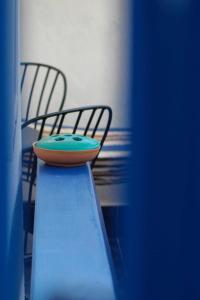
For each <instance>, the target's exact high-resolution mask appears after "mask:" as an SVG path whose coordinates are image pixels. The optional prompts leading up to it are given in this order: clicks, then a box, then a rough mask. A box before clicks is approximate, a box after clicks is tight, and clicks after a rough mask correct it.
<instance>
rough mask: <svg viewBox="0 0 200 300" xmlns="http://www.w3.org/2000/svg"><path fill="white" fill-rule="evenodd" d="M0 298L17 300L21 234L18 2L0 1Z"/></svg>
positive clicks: (20, 281)
mask: <svg viewBox="0 0 200 300" xmlns="http://www.w3.org/2000/svg"><path fill="white" fill-rule="evenodd" d="M0 37H1V47H0V128H1V129H0V141H1V146H0V299H2V300H19V299H20V300H21V299H24V292H23V231H22V202H21V200H22V199H21V124H20V123H21V120H20V111H21V106H20V98H19V89H18V64H19V60H18V1H17V0H3V1H0Z"/></svg>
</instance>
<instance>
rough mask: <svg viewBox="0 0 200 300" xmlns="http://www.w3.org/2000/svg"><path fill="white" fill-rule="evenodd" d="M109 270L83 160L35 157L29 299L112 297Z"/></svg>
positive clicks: (103, 299)
mask: <svg viewBox="0 0 200 300" xmlns="http://www.w3.org/2000/svg"><path fill="white" fill-rule="evenodd" d="M113 275H114V272H113V266H112V260H111V256H110V249H109V245H108V242H107V237H106V234H105V228H104V223H103V219H102V214H101V210H100V206H99V203H98V199H97V197H96V194H95V188H94V184H93V178H92V174H91V171H90V167H89V165H84V166H81V167H74V168H60V167H50V166H46V165H44V164H43V163H41V162H39V165H38V174H37V191H36V207H35V227H34V241H33V263H32V282H31V299H32V300H55V299H64V300H67V299H76V300H78V299H87V300H113V299H116V293H115V287H114V282H115V281H114V279H113Z"/></svg>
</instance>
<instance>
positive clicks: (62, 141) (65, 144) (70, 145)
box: [35, 134, 100, 151]
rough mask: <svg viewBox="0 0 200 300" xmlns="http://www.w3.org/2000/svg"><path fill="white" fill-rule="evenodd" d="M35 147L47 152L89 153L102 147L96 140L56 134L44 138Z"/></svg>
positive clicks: (76, 135)
mask: <svg viewBox="0 0 200 300" xmlns="http://www.w3.org/2000/svg"><path fill="white" fill-rule="evenodd" d="M35 147H37V148H40V149H47V150H62V151H89V150H95V149H98V148H99V147H100V142H99V141H97V140H96V139H93V138H90V137H87V136H83V135H79V134H55V135H51V136H48V137H45V138H42V139H41V140H39V141H38V142H36V143H35Z"/></svg>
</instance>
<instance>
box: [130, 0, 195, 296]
mask: <svg viewBox="0 0 200 300" xmlns="http://www.w3.org/2000/svg"><path fill="white" fill-rule="evenodd" d="M199 28H200V1H198V0H168V1H165V0H151V1H149V0H135V8H134V97H133V101H132V104H133V105H132V121H133V130H134V139H133V147H134V149H133V150H134V152H133V155H134V162H133V166H132V185H131V191H130V193H129V194H130V195H131V202H132V204H133V207H132V211H131V220H130V223H129V234H130V239H131V241H132V244H130V249H131V251H130V253H131V255H130V257H131V260H130V264H131V270H130V276H129V281H130V286H131V292H132V294H131V297H130V299H134V300H150V299H151V300H169V299H170V300H188V299H192V300H197V299H200V237H199V236H200V235H199V233H200V34H199Z"/></svg>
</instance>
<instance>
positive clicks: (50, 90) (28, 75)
mask: <svg viewBox="0 0 200 300" xmlns="http://www.w3.org/2000/svg"><path fill="white" fill-rule="evenodd" d="M21 94H22V120H23V122H26V121H28V120H29V119H32V118H34V117H38V116H39V115H44V114H47V113H50V112H52V111H61V110H62V109H63V106H64V103H65V99H66V94H67V80H66V77H65V74H64V73H63V72H62V71H61V70H59V69H57V68H55V67H53V66H50V65H46V64H42V63H33V62H22V63H21ZM35 125H36V124H35Z"/></svg>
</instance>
